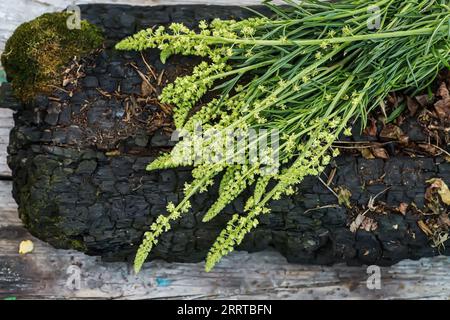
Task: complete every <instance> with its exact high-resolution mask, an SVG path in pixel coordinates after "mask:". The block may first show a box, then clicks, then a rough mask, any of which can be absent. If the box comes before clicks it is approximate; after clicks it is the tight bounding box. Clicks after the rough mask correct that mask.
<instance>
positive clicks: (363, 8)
mask: <svg viewBox="0 0 450 320" xmlns="http://www.w3.org/2000/svg"><path fill="white" fill-rule="evenodd" d="M266 5H267V6H268V7H269V8H270V9H271V10H272V11H273V16H271V17H266V16H263V15H261V14H258V13H255V14H256V15H255V17H254V18H249V19H245V20H242V21H235V20H220V19H215V20H213V21H212V22H210V23H207V22H205V21H201V22H200V23H199V25H198V28H197V29H196V30H190V29H188V28H187V27H185V26H184V25H182V24H179V23H173V24H171V25H170V26H169V27H168V28H167V29H166V28H165V27H162V26H160V27H157V28H150V29H146V30H142V31H140V32H138V33H137V34H135V35H134V36H132V37H129V38H126V39H124V40H122V41H121V42H120V43H118V44H117V46H116V47H117V49H119V50H144V49H147V48H158V49H160V50H161V60H162V61H163V62H164V61H165V60H166V59H167V58H168V57H169V56H171V55H173V54H182V55H196V56H200V57H204V62H202V63H200V64H199V65H198V66H196V67H195V68H194V70H193V72H192V74H191V75H188V76H183V77H179V78H177V79H176V80H175V82H174V83H172V84H169V85H168V86H166V87H165V88H164V90H163V92H162V94H161V97H160V100H161V101H162V102H164V103H170V104H172V105H174V106H175V109H174V120H175V125H176V127H177V129H179V130H180V131H185V132H189V133H193V134H194V133H195V131H196V127H197V126H199V125H200V126H202V127H203V128H209V129H214V130H216V131H217V132H226V131H230V130H231V131H232V130H242V131H244V132H245V131H246V130H247V131H248V130H250V129H266V131H265V132H269V131H270V130H277V132H279V134H280V138H281V140H280V143H279V144H278V145H277V146H276V147H275V148H273V147H272V148H269V149H268V150H269V151H268V152H269V153H274V154H276V155H277V157H278V159H279V163H278V162H277V163H271V165H272V166H273V167H274V168H275V169H276V170H272V171H269V172H266V171H265V170H264V169H265V168H263V165H262V163H261V161H252V159H248V158H246V159H244V160H243V161H241V162H239V163H235V162H233V161H230V157H231V156H225V157H218V158H217V159H215V161H210V162H198V161H195V157H184V156H180V155H181V154H182V153H183V150H186V148H190V147H191V148H194V149H195V148H196V147H202V148H203V149H205V148H206V150H211V148H212V147H213V146H214V143H217V141H216V140H217V139H212V138H211V137H205V136H198V137H196V138H194V139H190V140H189V141H188V142H185V141H184V140H182V141H180V142H179V143H178V144H177V145H176V146H175V147H174V149H173V150H172V152H171V153H169V154H164V155H162V156H161V157H159V158H158V159H156V160H155V161H154V162H152V163H151V164H149V166H148V167H147V169H148V170H157V169H166V168H173V167H178V166H186V165H190V166H193V167H194V168H193V171H192V175H193V181H192V182H191V183H189V184H186V186H185V188H184V199H182V200H181V201H180V202H179V203H178V204H173V203H169V204H168V205H167V214H165V213H162V214H161V216H159V218H158V219H156V221H155V222H154V223H153V224H152V225H151V227H150V231H148V232H146V233H145V236H144V240H143V243H142V245H141V246H140V248H139V250H138V252H137V255H136V259H135V271H136V272H138V271H139V270H140V269H141V267H142V264H143V263H144V262H145V260H146V258H147V255H148V253H149V252H150V251H151V249H152V248H153V247H154V246H155V245H156V244H157V243H158V237H159V236H160V235H161V234H162V233H163V232H165V231H168V230H169V229H170V228H171V223H172V222H173V221H174V220H177V219H179V218H180V216H182V215H185V214H188V213H189V211H190V199H191V198H192V196H193V195H195V194H197V193H201V192H205V191H207V190H208V188H210V187H211V186H212V185H213V184H214V178H215V177H216V176H217V175H219V174H221V173H223V176H222V180H221V183H220V187H219V195H218V198H217V200H216V202H215V203H214V204H213V205H212V206H211V208H209V210H208V211H207V213H206V214H205V216H204V218H203V220H204V221H205V222H206V221H209V220H211V219H214V217H215V216H217V215H218V214H219V213H220V212H221V211H222V210H223V209H224V208H225V206H226V205H227V204H229V203H230V202H231V201H233V200H234V199H235V198H236V197H238V196H239V195H240V194H241V193H242V192H243V191H244V190H246V189H247V188H249V187H253V189H254V191H253V194H252V196H250V197H249V198H248V199H247V201H246V204H245V214H243V215H239V214H235V215H233V217H232V219H231V220H230V221H229V222H228V225H227V226H226V228H225V229H224V230H223V231H222V232H221V234H220V235H219V237H218V238H217V240H216V242H215V243H214V244H213V246H212V248H211V250H210V252H209V253H208V255H207V257H206V270H207V271H209V270H211V269H212V268H213V267H214V265H215V264H217V263H218V262H219V260H220V259H221V258H222V257H223V256H224V255H226V254H228V253H230V252H232V251H233V249H234V248H235V247H236V246H238V245H239V244H240V243H241V242H242V240H243V239H244V237H245V235H246V234H247V233H248V232H250V231H252V230H253V229H254V228H256V227H257V226H258V223H259V219H260V216H261V215H263V214H268V213H269V212H270V201H271V200H275V199H279V198H281V197H282V196H285V195H290V194H293V193H294V192H295V189H294V188H295V186H296V185H297V184H299V183H301V182H302V180H303V179H304V178H305V177H306V176H309V175H313V176H318V175H320V174H321V173H322V172H323V171H324V169H325V167H326V166H327V165H328V164H329V162H330V161H331V159H332V158H333V157H336V156H337V155H338V154H339V151H338V149H337V148H336V147H335V145H336V144H335V142H336V140H337V139H338V137H339V136H340V135H342V134H345V135H351V130H350V129H349V128H350V127H351V125H352V123H354V122H355V121H361V122H362V123H363V124H365V123H366V121H367V114H368V112H369V111H371V110H372V109H374V108H376V107H377V106H379V105H380V104H382V103H383V101H384V99H385V98H386V96H387V95H388V93H389V92H392V91H397V90H409V91H414V92H417V91H419V90H421V89H423V88H425V87H427V86H428V85H429V84H430V83H431V82H432V81H433V80H434V78H435V77H436V76H437V74H438V72H439V71H440V70H441V69H442V68H443V67H450V65H449V64H448V61H449V57H450V7H449V6H448V5H447V3H446V1H437V0H432V1H430V0H410V1H403V0H380V1H374V2H371V1H369V2H367V1H366V0H342V1H339V2H337V3H330V2H323V1H316V0H303V1H301V2H293V1H291V0H286V6H283V7H277V6H275V5H273V4H271V3H270V2H268V3H266ZM369 7H371V8H378V9H379V10H378V12H377V18H378V20H379V25H378V26H376V28H375V29H373V28H368V21H370V19H372V18H373V13H372V12H371V11H370V10H368V8H369ZM212 89H214V90H215V92H219V94H218V95H217V96H216V98H215V99H213V100H212V101H211V102H209V103H208V104H206V105H204V106H203V107H202V109H200V110H199V111H197V112H196V113H194V114H193V115H191V116H190V114H191V113H192V108H193V106H194V105H196V103H198V101H199V99H200V98H201V97H202V96H203V95H204V94H205V93H206V92H208V91H209V90H212ZM414 92H411V93H413V94H414ZM263 131H264V130H263ZM267 134H268V133H267ZM267 134H266V135H267ZM192 140H193V141H192ZM188 143H190V144H191V145H187V144H188ZM252 143H255V142H250V143H248V144H246V145H244V146H241V147H239V148H238V149H239V150H238V151H239V152H243V153H245V152H248V151H249V150H250V149H251V147H252ZM233 156H235V155H233Z"/></svg>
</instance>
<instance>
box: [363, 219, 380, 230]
mask: <svg viewBox="0 0 450 320" xmlns="http://www.w3.org/2000/svg"><path fill="white" fill-rule="evenodd" d="M360 228H361V229H363V230H366V231H367V232H371V231H375V230H377V228H378V222H376V221H375V220H374V219H372V218H369V217H364V220H363V221H362V223H361V226H360Z"/></svg>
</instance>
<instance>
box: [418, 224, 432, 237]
mask: <svg viewBox="0 0 450 320" xmlns="http://www.w3.org/2000/svg"><path fill="white" fill-rule="evenodd" d="M417 225H418V226H419V228H420V229H421V230H422V231H423V233H425V234H426V235H427V236H431V235H433V231H431V230H430V228H429V227H428V226H427V224H426V223H425V222H423V220H419V221H417Z"/></svg>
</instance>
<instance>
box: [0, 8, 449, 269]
mask: <svg viewBox="0 0 450 320" xmlns="http://www.w3.org/2000/svg"><path fill="white" fill-rule="evenodd" d="M81 9H82V18H84V19H87V20H89V21H90V22H92V23H94V24H96V25H98V26H100V27H101V28H102V29H103V30H104V32H105V37H106V39H107V40H106V46H107V47H106V49H105V50H104V51H103V52H102V53H101V54H99V55H98V56H97V57H96V59H97V60H96V61H95V67H93V68H90V69H88V70H86V76H85V77H84V79H83V81H82V83H81V85H80V90H77V91H76V93H75V94H74V95H73V96H72V97H69V96H67V95H66V94H65V93H64V92H57V93H55V94H56V95H58V97H59V100H58V101H55V100H54V99H49V97H46V96H39V97H37V98H36V99H35V101H34V102H33V103H32V104H30V105H22V106H20V105H17V102H15V101H14V100H13V99H11V97H10V92H9V90H4V91H5V92H6V94H5V97H7V98H5V99H3V103H2V104H3V107H11V108H14V109H16V110H18V112H17V113H16V114H15V116H14V119H15V127H14V129H13V130H12V132H11V136H10V145H9V158H8V163H9V166H10V167H11V169H12V171H13V181H14V190H13V195H14V198H15V199H16V201H17V203H18V204H19V214H20V217H21V219H22V220H23V222H24V223H25V225H26V226H27V228H28V229H29V230H30V231H31V233H32V234H34V235H35V236H37V237H38V238H40V239H42V240H45V241H47V242H49V243H50V244H52V245H53V246H55V247H58V248H75V249H78V250H82V251H84V252H86V253H87V254H90V255H101V256H102V257H103V258H104V259H106V260H114V261H117V260H124V259H127V258H129V257H132V256H133V255H134V253H135V251H136V248H137V245H139V244H140V242H141V239H142V235H143V233H144V232H145V231H146V230H148V227H149V225H150V224H151V223H152V221H153V220H154V219H155V218H156V217H157V216H158V215H159V214H161V213H164V212H165V206H166V203H167V202H168V201H174V202H177V201H178V200H179V199H180V198H181V197H182V187H183V185H184V183H185V182H186V181H189V180H190V178H191V175H190V170H189V168H180V169H176V170H164V171H157V172H147V171H145V167H146V165H147V164H148V163H150V162H151V161H152V159H154V153H152V152H151V151H152V150H155V151H158V150H161V149H164V148H167V147H170V145H171V141H170V139H169V138H168V137H167V136H166V135H164V134H163V133H161V132H156V133H154V134H152V135H149V134H147V133H146V132H145V131H143V132H140V133H139V134H136V135H133V136H129V137H128V138H127V139H120V141H115V142H114V143H115V144H116V145H115V146H114V148H112V147H111V148H109V150H102V148H99V147H98V145H97V144H96V143H95V142H92V141H90V140H88V139H87V138H88V137H89V136H90V135H92V134H93V132H94V131H95V130H96V128H98V127H101V128H104V129H107V130H117V127H116V125H117V122H118V120H119V122H120V119H122V117H124V114H125V111H124V108H125V106H124V105H123V104H122V103H121V101H114V100H111V99H106V98H104V96H102V95H101V94H100V93H99V92H98V90H96V88H97V87H100V88H101V89H102V90H103V91H105V92H113V91H114V90H116V89H117V88H118V86H120V88H121V91H122V92H123V93H128V94H130V95H132V94H134V93H136V92H137V93H139V92H140V90H141V89H140V88H141V84H142V79H141V78H140V77H139V76H138V75H137V73H136V72H134V71H133V70H132V69H131V67H130V65H129V63H130V62H133V61H137V60H138V57H139V53H135V52H117V51H115V50H113V49H112V46H113V45H114V44H115V43H116V42H117V41H118V40H120V39H122V38H123V37H125V36H128V35H131V34H133V33H135V32H136V31H137V30H140V29H142V28H145V27H150V26H153V25H155V24H167V23H169V22H173V21H177V22H184V23H185V24H186V25H187V26H189V27H193V26H194V25H195V23H196V22H197V21H199V20H202V19H206V20H210V19H212V18H216V17H222V18H230V17H235V18H243V17H246V16H249V15H251V13H250V12H248V11H246V10H245V9H242V8H237V7H216V6H208V7H205V6H174V7H169V6H158V7H132V6H121V5H83V6H81ZM149 56H150V58H149V59H150V60H149V61H148V62H149V64H152V65H154V66H155V68H156V69H159V70H161V69H163V68H171V66H172V65H173V64H176V63H178V64H180V63H181V64H182V63H184V61H185V59H190V58H187V57H175V58H171V59H170V61H169V63H168V64H167V65H166V66H164V65H162V64H161V62H160V61H159V59H158V53H157V52H156V51H155V52H154V53H153V54H150V55H149ZM85 101H91V102H92V101H94V103H92V104H91V106H90V108H89V110H88V111H87V122H88V123H87V126H86V127H84V128H80V127H79V126H78V125H74V123H73V120H74V118H75V117H76V116H77V115H79V114H80V113H81V112H82V109H83V105H84V103H85ZM156 109H157V106H152V105H149V106H148V109H146V112H149V113H151V112H155V110H156ZM124 125H125V124H124ZM409 125H410V126H411V127H412V128H413V129H408V132H409V133H411V136H410V139H411V140H416V141H420V140H421V139H426V137H424V136H422V135H421V134H420V133H421V131H420V128H418V126H417V124H416V123H415V122H414V121H413V120H411V122H410V123H409ZM353 139H355V140H357V141H358V140H362V139H367V137H361V136H358V132H356V131H355V136H354V137H353ZM118 146H120V150H121V152H120V153H119V154H116V155H112V154H111V153H110V150H111V149H116V148H119V147H118ZM130 150H149V152H147V153H145V152H138V153H136V152H131V151H130ZM332 167H334V168H336V174H335V177H334V179H333V183H334V186H342V187H345V188H347V189H349V190H350V191H351V193H352V196H351V201H352V204H353V205H354V206H355V207H357V206H367V204H368V202H369V199H370V197H371V196H372V197H374V196H375V195H377V194H379V196H378V197H377V200H378V201H382V202H385V203H386V204H387V206H391V207H397V206H398V205H399V204H400V203H402V202H403V203H408V204H411V203H415V204H416V205H417V206H418V207H422V206H424V202H425V200H424V194H425V190H426V188H427V184H426V180H428V179H430V178H433V177H440V178H443V179H444V180H447V181H449V180H450V165H449V164H448V163H446V162H445V161H444V160H443V159H441V158H439V157H438V158H431V157H421V158H410V157H406V156H393V157H391V158H390V159H388V160H382V159H374V160H365V159H363V158H361V157H355V156H353V155H350V154H348V155H343V156H340V157H338V158H337V159H336V160H335V163H334V164H333V166H332ZM332 167H330V168H328V172H330V170H331V169H332ZM387 188H389V189H388V190H386V189H387ZM385 190H386V191H385ZM382 191H385V192H384V193H383V192H382ZM380 193H381V194H380ZM247 195H248V193H244V194H243V195H242V196H240V197H239V198H238V199H237V200H236V201H234V202H233V204H232V205H229V206H228V207H227V208H226V209H225V210H224V213H223V214H220V215H219V216H218V217H217V218H215V219H214V220H212V221H211V222H209V223H202V222H201V220H202V217H203V215H204V213H205V211H206V209H207V208H208V207H209V206H210V205H211V204H212V203H213V201H214V200H215V199H216V197H217V188H213V189H212V190H210V191H209V192H207V193H204V194H199V195H197V196H195V197H194V199H193V201H192V209H191V213H190V214H187V215H186V216H184V217H183V218H182V219H181V220H180V221H178V222H176V225H175V226H174V228H173V229H172V230H171V231H170V232H168V233H166V234H164V235H163V236H162V237H161V240H160V242H159V244H158V246H156V247H155V248H154V250H153V251H152V253H151V256H150V259H154V258H162V259H165V260H168V261H181V262H193V261H200V260H202V259H203V258H204V257H205V255H206V253H207V250H208V249H209V248H210V246H211V244H212V243H213V241H214V240H215V238H216V237H217V235H218V234H219V232H220V231H221V229H222V228H223V227H224V226H225V224H226V222H227V221H228V220H229V219H230V217H231V215H232V214H233V213H242V212H243V204H244V201H245V198H246V196H247ZM270 207H271V209H272V213H271V214H270V215H267V216H264V217H262V219H261V223H260V226H259V227H258V228H257V229H256V230H255V231H254V232H252V233H250V234H249V235H247V237H246V239H245V241H244V243H243V244H242V245H241V246H240V247H239V249H240V250H247V251H259V250H264V249H267V248H275V249H276V250H278V251H279V252H281V253H282V254H283V255H284V256H286V258H287V259H288V260H289V261H291V262H301V263H314V264H332V263H336V262H347V263H349V264H363V263H367V264H375V263H376V264H380V265H390V264H393V263H395V262H397V261H399V260H401V259H405V258H411V259H418V258H421V257H426V256H433V255H436V254H438V250H437V249H435V248H433V247H431V246H430V243H429V240H428V238H427V237H426V236H425V234H424V233H423V232H422V231H421V230H420V228H419V227H418V225H417V221H418V219H419V218H420V217H419V216H418V215H416V214H414V213H412V212H410V211H408V212H407V213H406V215H401V214H399V213H391V214H386V215H382V214H372V213H369V214H368V216H370V217H372V218H374V219H375V220H376V221H377V223H378V228H377V229H376V230H375V231H372V232H367V231H363V230H358V231H357V232H356V233H352V232H351V231H350V230H349V224H350V222H351V221H352V220H353V219H354V218H355V213H354V212H352V211H351V210H347V209H346V208H345V207H342V206H338V205H337V199H336V197H335V196H334V195H333V194H332V193H331V192H330V191H329V190H328V189H327V188H326V187H324V185H323V184H322V183H321V182H320V181H319V180H318V179H317V178H316V177H309V178H307V179H305V181H304V182H303V183H302V184H301V185H300V187H299V190H298V192H297V193H296V194H295V195H293V196H291V197H288V198H283V199H282V200H278V201H273V202H272V203H271V205H270ZM441 253H445V254H450V251H449V250H448V249H447V250H443V251H441Z"/></svg>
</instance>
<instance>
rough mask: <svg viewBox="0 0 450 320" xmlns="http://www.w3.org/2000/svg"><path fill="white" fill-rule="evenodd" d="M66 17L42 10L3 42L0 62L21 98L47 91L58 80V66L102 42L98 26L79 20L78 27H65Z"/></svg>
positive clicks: (25, 99) (24, 98)
mask: <svg viewBox="0 0 450 320" xmlns="http://www.w3.org/2000/svg"><path fill="white" fill-rule="evenodd" d="M68 17H69V15H68V14H67V13H46V14H44V15H42V16H40V17H38V18H36V19H34V20H32V21H30V22H26V23H24V24H22V25H20V26H19V27H18V28H17V29H16V31H15V32H14V34H13V35H12V36H11V38H9V40H8V41H7V42H6V46H5V51H4V53H3V54H2V57H1V62H2V65H3V67H4V69H5V71H6V74H7V75H8V79H10V80H11V81H12V86H13V89H14V93H15V95H16V96H17V97H18V98H19V99H21V100H22V101H29V100H30V99H32V98H33V97H34V96H35V95H36V94H37V93H48V92H50V91H51V90H52V89H53V86H56V85H58V84H59V83H60V81H61V76H60V71H61V68H62V66H64V65H65V64H67V63H68V62H69V61H70V60H71V59H73V58H74V57H80V56H82V55H85V54H87V53H89V52H90V51H92V50H93V49H96V48H98V47H99V46H100V45H101V43H102V42H103V36H102V33H101V31H100V29H99V28H97V27H96V26H94V25H92V24H90V23H89V22H87V21H82V22H81V29H74V30H70V29H69V28H67V24H66V21H67V18H68Z"/></svg>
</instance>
